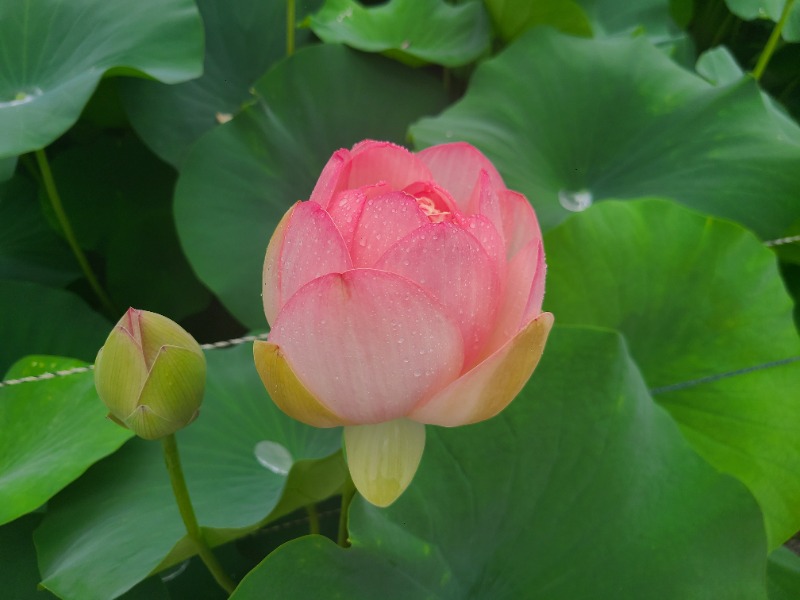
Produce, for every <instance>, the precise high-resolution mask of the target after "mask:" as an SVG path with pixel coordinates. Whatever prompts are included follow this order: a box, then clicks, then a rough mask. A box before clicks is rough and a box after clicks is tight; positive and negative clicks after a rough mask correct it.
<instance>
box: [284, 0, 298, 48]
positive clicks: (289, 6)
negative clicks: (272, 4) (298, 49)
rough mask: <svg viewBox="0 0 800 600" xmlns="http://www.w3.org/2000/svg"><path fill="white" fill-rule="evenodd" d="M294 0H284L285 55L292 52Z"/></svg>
mask: <svg viewBox="0 0 800 600" xmlns="http://www.w3.org/2000/svg"><path fill="white" fill-rule="evenodd" d="M294 2H295V0H286V56H291V55H292V54H294V30H295V18H296V17H295V4H294Z"/></svg>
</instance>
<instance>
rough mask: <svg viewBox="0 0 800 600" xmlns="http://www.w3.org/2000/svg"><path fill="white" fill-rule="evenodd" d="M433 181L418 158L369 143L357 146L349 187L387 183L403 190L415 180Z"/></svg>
mask: <svg viewBox="0 0 800 600" xmlns="http://www.w3.org/2000/svg"><path fill="white" fill-rule="evenodd" d="M429 179H432V177H431V172H430V171H429V170H428V167H426V166H425V165H424V164H423V163H422V161H420V160H419V159H418V158H417V156H416V155H414V154H412V153H411V152H409V151H408V150H406V149H405V148H403V147H402V146H397V145H395V144H391V143H389V142H375V141H372V140H367V141H365V142H361V143H360V144H357V145H356V146H354V147H353V150H352V152H351V162H350V173H349V176H348V179H347V185H346V186H345V187H347V188H358V187H362V186H365V185H371V184H375V183H378V182H380V181H385V182H386V183H388V184H389V185H390V186H391V189H393V190H402V189H403V188H404V187H406V186H407V185H409V184H410V183H413V182H415V181H427V180H429Z"/></svg>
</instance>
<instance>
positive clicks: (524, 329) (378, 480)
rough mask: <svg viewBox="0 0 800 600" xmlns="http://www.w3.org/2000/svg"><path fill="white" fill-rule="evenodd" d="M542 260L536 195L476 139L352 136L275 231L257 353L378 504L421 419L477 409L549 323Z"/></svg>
mask: <svg viewBox="0 0 800 600" xmlns="http://www.w3.org/2000/svg"><path fill="white" fill-rule="evenodd" d="M545 270H546V269H545V256H544V248H543V246H542V235H541V231H540V230H539V224H538V222H537V220H536V215H535V213H534V211H533V208H532V207H531V205H530V203H529V202H528V200H527V199H526V198H525V197H524V196H523V195H522V194H519V193H517V192H513V191H511V190H509V189H507V188H506V186H505V184H504V182H503V179H502V178H501V177H500V174H499V173H498V172H497V170H496V169H495V168H494V166H493V165H492V163H491V162H490V161H489V159H488V158H486V157H485V156H484V155H483V154H481V152H479V151H478V150H477V149H476V148H474V147H473V146H470V145H469V144H465V143H453V144H444V145H441V146H433V147H431V148H428V149H426V150H423V151H422V152H420V153H418V154H412V153H411V152H409V151H408V150H406V149H405V148H402V147H400V146H395V145H394V144H390V143H387V142H376V141H371V140H367V141H364V142H361V143H360V144H357V145H356V146H355V147H353V149H352V150H339V151H337V152H335V153H334V154H333V156H332V157H331V159H330V160H329V161H328V164H327V165H326V166H325V168H324V169H323V171H322V174H321V175H320V178H319V181H318V182H317V185H316V187H315V188H314V190H313V192H312V193H311V197H310V198H309V199H308V201H305V202H298V203H297V204H295V205H294V206H292V207H291V208H290V209H289V212H287V213H286V215H285V216H284V217H283V220H282V221H281V222H280V223H279V224H278V227H277V229H276V230H275V233H274V235H273V236H272V240H271V241H270V243H269V247H268V248H267V252H266V257H265V261H264V273H263V276H264V279H263V284H264V288H263V289H264V294H263V297H264V312H265V314H266V317H267V320H268V321H269V323H270V324H271V325H272V331H271V332H270V335H269V341H267V342H256V344H255V346H254V354H255V362H256V368H257V369H258V372H259V374H260V376H261V378H262V380H263V382H264V384H265V386H266V387H267V390H268V391H269V393H270V396H271V397H272V399H273V401H274V402H275V404H277V405H278V406H279V407H280V408H281V409H282V410H283V411H284V412H286V413H287V414H289V415H291V416H293V417H295V418H296V419H298V420H300V421H303V422H305V423H308V424H310V425H315V426H317V427H332V426H337V425H343V426H344V428H345V429H344V440H345V448H346V450H347V461H348V467H349V469H350V473H351V475H352V477H353V482H354V483H355V485H356V487H357V488H358V490H359V491H360V492H361V494H362V495H363V496H364V497H365V498H366V499H367V500H369V501H370V502H372V503H373V504H376V505H379V506H386V505H388V504H391V503H392V502H394V500H395V499H396V498H397V497H398V496H399V495H400V494H401V493H402V492H403V490H404V489H405V488H406V486H408V485H409V483H410V482H411V479H412V478H413V476H414V473H415V471H416V470H417V466H418V464H419V462H420V459H421V457H422V453H423V449H424V445H425V426H426V425H440V426H445V427H453V426H456V425H466V424H469V423H476V422H478V421H483V420H485V419H489V418H491V417H493V416H494V415H496V414H497V413H499V412H500V411H501V410H503V408H505V407H506V406H507V405H508V404H509V403H510V402H511V401H512V400H513V399H514V397H515V396H516V395H517V393H518V392H519V391H520V390H521V389H522V386H523V385H525V382H526V381H527V380H528V378H529V377H530V376H531V373H533V370H534V368H535V367H536V364H537V363H538V361H539V358H540V356H541V355H542V351H543V350H544V345H545V341H546V339H547V335H548V333H549V331H550V328H551V326H552V324H553V315H551V314H550V313H546V312H545V313H543V312H542V298H543V296H544V283H545Z"/></svg>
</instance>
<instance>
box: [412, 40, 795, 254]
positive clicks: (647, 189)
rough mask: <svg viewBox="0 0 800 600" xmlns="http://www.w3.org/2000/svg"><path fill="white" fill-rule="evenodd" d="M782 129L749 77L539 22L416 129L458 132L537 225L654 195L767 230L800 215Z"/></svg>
mask: <svg viewBox="0 0 800 600" xmlns="http://www.w3.org/2000/svg"><path fill="white" fill-rule="evenodd" d="M785 127H792V128H794V129H795V130H796V129H797V126H796V125H794V124H791V123H790V122H789V121H788V120H782V121H781V120H778V119H776V118H775V116H774V114H773V112H772V111H769V110H767V109H766V108H765V105H764V103H763V101H762V99H761V96H760V93H759V90H758V87H757V86H756V85H755V83H754V82H752V81H747V80H742V81H739V82H737V83H734V84H732V85H730V86H720V87H715V86H712V85H711V84H709V83H708V82H706V81H705V80H703V79H702V78H700V77H698V76H696V75H693V74H691V73H689V72H687V71H685V70H683V69H681V68H680V67H679V66H677V65H676V64H675V63H673V62H672V61H671V60H669V58H667V57H666V56H665V55H664V54H663V53H662V52H660V51H658V50H657V49H656V48H654V47H653V46H651V45H650V44H649V43H648V42H647V41H646V40H644V39H634V40H616V39H610V40H584V39H579V38H572V37H567V36H563V35H560V34H557V33H555V32H551V31H546V30H540V29H537V30H533V31H531V32H529V33H527V34H525V35H523V36H522V37H521V38H520V39H519V40H518V41H516V42H515V43H514V44H512V45H511V46H509V47H508V48H507V49H506V50H505V51H504V52H503V53H502V54H500V55H498V56H497V57H496V58H494V59H492V60H490V61H486V62H485V63H483V64H482V65H481V66H480V67H478V69H477V70H476V72H475V74H474V76H473V79H472V82H471V84H470V88H469V90H468V91H467V94H466V96H465V97H464V98H463V99H462V100H461V101H460V102H458V103H456V104H455V105H453V106H452V107H450V108H448V109H447V110H446V111H444V113H442V115H440V116H439V117H436V118H433V119H423V120H422V121H420V122H419V123H417V124H416V125H414V126H413V127H412V128H411V132H412V135H413V138H414V142H415V144H416V145H417V146H418V147H420V148H421V147H425V146H429V145H432V144H436V143H441V142H448V141H456V140H459V139H460V140H465V141H468V142H471V143H473V144H474V145H476V146H477V147H478V148H480V149H481V150H483V151H484V152H485V153H486V154H487V155H488V156H489V158H491V159H492V160H493V161H494V162H495V164H496V166H497V167H498V169H499V170H500V172H501V174H502V175H503V176H504V177H505V180H506V183H507V184H508V185H509V187H511V188H513V189H517V190H519V191H521V192H523V193H525V194H526V195H527V196H528V198H529V199H530V201H531V202H532V203H533V205H534V206H535V207H536V210H537V213H538V215H539V218H540V221H541V223H542V226H543V227H544V228H545V229H549V228H551V227H553V226H555V225H557V224H558V223H560V222H561V221H563V220H564V219H565V218H566V217H567V216H568V215H569V212H570V209H572V210H574V209H575V208H577V207H579V206H580V205H581V204H585V201H591V200H592V199H593V200H595V201H596V200H603V199H607V198H637V197H642V196H653V195H657V196H663V197H668V198H674V199H676V200H678V201H680V202H682V203H684V204H687V205H690V206H693V207H696V208H698V209H701V210H703V211H704V212H709V213H712V214H717V215H721V216H724V217H728V218H732V219H735V220H738V221H740V222H742V223H744V224H746V225H747V226H748V227H750V228H751V229H753V230H755V231H756V232H757V233H758V234H760V235H762V236H765V237H769V238H772V237H778V236H779V235H780V234H781V232H782V231H783V229H784V228H785V227H786V224H787V223H791V222H792V221H794V220H795V219H796V218H797V217H798V216H800V205H798V202H797V198H798V197H799V196H800V178H799V177H797V176H796V166H797V164H800V141H798V137H797V134H789V133H786V132H784V128H785ZM565 207H569V208H565Z"/></svg>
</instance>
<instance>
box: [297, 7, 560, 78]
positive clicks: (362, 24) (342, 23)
mask: <svg viewBox="0 0 800 600" xmlns="http://www.w3.org/2000/svg"><path fill="white" fill-rule="evenodd" d="M568 1H569V0H568ZM309 24H310V26H311V29H313V30H314V33H316V34H317V35H318V36H319V37H320V38H321V39H322V40H323V41H325V42H328V43H341V44H347V45H348V46H351V47H353V48H357V49H358V50H364V51H366V52H383V53H385V54H387V55H389V56H392V57H394V58H397V59H398V60H400V61H402V62H405V63H407V64H410V65H412V66H420V65H424V64H427V63H434V64H438V65H444V66H446V67H460V66H463V65H466V64H469V63H471V62H473V61H475V60H477V59H478V58H479V57H480V56H481V55H483V54H485V53H486V52H488V50H489V42H490V39H489V33H490V31H489V20H488V18H487V16H486V12H485V11H484V9H483V5H482V4H481V3H480V2H477V1H474V0H473V1H470V2H464V3H462V4H461V5H458V6H453V5H452V4H449V3H446V2H443V1H442V0H390V1H389V2H387V3H385V4H382V5H380V6H373V7H368V8H367V7H364V6H362V5H361V4H360V3H358V2H356V1H355V0H326V2H325V5H324V6H323V7H322V10H320V11H319V12H318V13H317V14H315V15H313V16H312V17H311V18H310V19H309Z"/></svg>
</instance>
